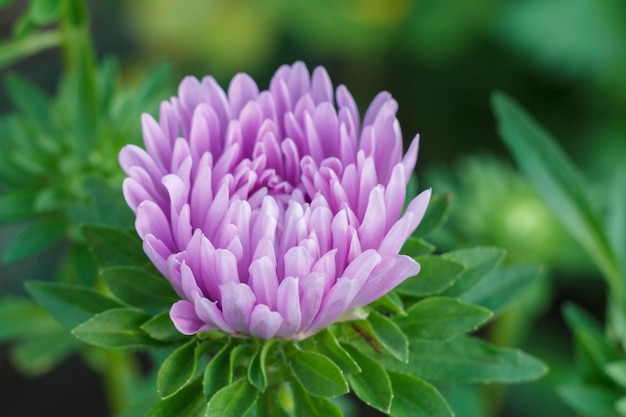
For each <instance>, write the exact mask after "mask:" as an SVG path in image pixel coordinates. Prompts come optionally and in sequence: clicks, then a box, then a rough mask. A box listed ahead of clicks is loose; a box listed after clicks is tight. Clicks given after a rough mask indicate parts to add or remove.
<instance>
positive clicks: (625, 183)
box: [605, 167, 626, 285]
mask: <svg viewBox="0 0 626 417" xmlns="http://www.w3.org/2000/svg"><path fill="white" fill-rule="evenodd" d="M611 182H612V184H611V188H610V190H609V199H610V200H609V203H608V204H607V207H606V209H607V214H606V221H605V224H606V230H607V233H608V239H609V241H610V243H611V246H612V248H613V250H614V251H615V255H616V257H617V261H618V262H619V268H620V270H621V273H622V281H623V282H624V284H623V285H626V216H624V213H626V168H624V167H617V172H616V173H615V175H614V177H613V179H612V181H611Z"/></svg>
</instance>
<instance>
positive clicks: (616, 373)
mask: <svg viewBox="0 0 626 417" xmlns="http://www.w3.org/2000/svg"><path fill="white" fill-rule="evenodd" d="M604 370H605V372H606V373H607V375H608V376H609V377H611V379H612V380H613V381H615V382H616V383H617V384H619V385H621V386H622V388H626V360H618V361H614V362H610V363H607V364H606V365H605V366H604Z"/></svg>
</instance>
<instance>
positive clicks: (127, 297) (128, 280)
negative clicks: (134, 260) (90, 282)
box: [102, 266, 179, 310]
mask: <svg viewBox="0 0 626 417" xmlns="http://www.w3.org/2000/svg"><path fill="white" fill-rule="evenodd" d="M102 277H103V279H104V281H105V282H106V284H107V286H108V287H109V289H110V290H111V292H112V293H113V294H114V295H115V296H116V297H117V298H119V299H120V300H122V301H123V302H125V303H126V304H128V305H131V306H133V307H139V308H144V309H156V310H163V309H169V308H170V307H171V306H172V304H174V303H175V302H176V301H177V300H179V297H178V296H177V295H176V292H175V291H174V289H173V288H172V285H171V284H170V283H169V282H168V281H167V280H166V279H165V278H164V277H162V276H158V275H155V274H151V273H149V272H146V271H145V270H144V269H140V268H136V267H131V266H114V267H110V268H105V269H103V270H102Z"/></svg>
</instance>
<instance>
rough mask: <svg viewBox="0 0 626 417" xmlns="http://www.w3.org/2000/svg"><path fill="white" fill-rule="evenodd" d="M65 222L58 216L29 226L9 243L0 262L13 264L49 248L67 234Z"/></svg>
mask: <svg viewBox="0 0 626 417" xmlns="http://www.w3.org/2000/svg"><path fill="white" fill-rule="evenodd" d="M67 227H68V225H67V222H66V221H65V220H64V219H63V218H59V217H58V216H49V217H46V218H44V219H41V220H37V221H35V222H33V223H32V224H30V225H29V226H28V228H27V229H26V230H25V231H24V232H22V233H21V234H20V235H18V236H17V238H16V239H15V240H13V241H12V242H11V243H9V246H8V247H7V249H6V250H5V252H4V254H3V256H2V261H3V262H7V263H8V262H15V261H19V260H21V259H24V258H28V257H29V256H32V255H34V254H36V253H39V252H41V251H43V250H45V249H48V248H50V247H51V246H53V245H54V244H56V243H58V242H59V241H61V239H63V237H64V236H65V235H66V233H67Z"/></svg>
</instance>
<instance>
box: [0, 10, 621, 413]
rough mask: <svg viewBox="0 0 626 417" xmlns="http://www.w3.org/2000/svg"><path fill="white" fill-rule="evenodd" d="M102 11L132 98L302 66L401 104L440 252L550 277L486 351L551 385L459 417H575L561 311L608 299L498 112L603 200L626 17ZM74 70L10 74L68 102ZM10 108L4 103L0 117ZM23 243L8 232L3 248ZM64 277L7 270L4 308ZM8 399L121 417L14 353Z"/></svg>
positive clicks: (28, 66) (613, 147)
mask: <svg viewBox="0 0 626 417" xmlns="http://www.w3.org/2000/svg"><path fill="white" fill-rule="evenodd" d="M89 6H90V12H91V15H92V17H91V18H92V34H93V37H94V40H95V45H96V50H97V53H98V55H99V57H106V56H114V57H116V58H117V59H118V60H119V61H120V63H121V68H122V71H123V77H124V80H125V81H126V82H128V83H130V84H132V83H135V82H139V81H140V80H141V79H142V77H144V76H145V74H146V73H147V72H148V71H149V70H150V69H152V68H154V67H155V66H157V65H160V64H162V63H164V62H166V63H169V64H170V66H171V70H172V76H171V85H168V86H165V88H166V90H167V89H169V91H170V93H171V94H174V93H175V88H176V83H177V80H179V79H181V78H182V77H183V76H184V75H188V74H192V75H196V76H202V75H205V74H211V75H214V76H215V77H216V78H217V79H218V81H220V82H221V84H222V85H223V86H227V83H228V80H229V79H230V78H231V77H232V76H233V75H234V74H235V73H237V72H247V73H249V74H251V75H252V76H253V78H255V79H256V80H257V82H258V84H259V86H260V87H262V88H265V87H267V85H268V83H269V79H270V77H271V75H272V74H273V72H274V71H275V70H276V68H277V67H278V66H280V65H281V64H283V63H292V62H294V61H296V60H301V61H304V62H305V63H306V64H307V66H308V67H309V68H310V69H312V68H313V67H315V66H317V65H324V66H325V67H326V68H327V70H328V72H329V73H330V76H331V79H332V80H333V82H334V83H335V84H336V85H338V84H345V85H347V86H348V88H349V89H350V90H351V92H352V93H353V94H354V96H355V98H356V100H357V103H358V104H359V106H360V109H361V111H364V110H365V108H366V106H367V104H368V103H369V101H370V100H371V99H372V98H373V97H374V96H375V95H376V93H377V92H378V91H380V90H387V91H390V92H391V93H392V94H393V96H394V97H395V98H396V100H397V101H398V102H399V108H400V110H399V113H398V117H399V119H400V123H401V126H402V129H403V132H404V136H405V139H406V140H407V141H408V140H410V139H411V138H412V137H413V135H414V134H415V133H417V132H419V133H420V136H421V143H420V156H419V162H418V177H419V182H420V187H421V188H426V187H432V188H433V190H434V191H435V192H436V193H448V192H451V193H452V194H453V208H452V211H451V213H450V217H449V220H448V223H447V225H446V226H445V227H444V228H443V230H442V231H441V232H438V233H437V234H436V235H434V236H433V237H432V240H433V241H434V243H435V244H437V246H438V247H439V248H440V249H441V250H447V249H452V248H455V249H456V248H461V247H472V246H477V245H487V246H499V247H503V248H505V249H507V251H508V257H507V259H506V262H508V263H509V264H542V265H545V266H546V275H545V279H543V280H541V282H540V283H539V284H537V285H536V286H535V287H534V288H532V289H531V290H529V291H528V293H526V294H523V295H521V297H520V300H519V301H518V302H517V303H516V304H515V305H514V306H513V307H512V308H511V309H510V311H509V312H508V313H507V314H505V315H504V316H502V317H501V318H500V319H498V321H496V322H495V323H494V324H492V325H491V326H490V327H489V328H488V330H487V331H485V332H484V334H483V336H484V337H487V338H490V339H491V340H492V341H494V342H495V343H497V344H502V345H509V346H520V347H522V348H524V349H526V350H527V351H529V352H530V353H532V354H534V355H536V356H538V357H539V358H541V359H542V360H544V361H545V362H547V364H548V365H549V366H550V368H551V372H550V374H549V375H548V376H547V377H545V378H544V379H542V380H541V381H539V382H536V383H533V384H526V385H520V386H514V387H507V388H503V387H499V386H493V387H488V388H486V389H480V390H478V389H475V388H471V387H469V388H468V387H462V386H453V387H442V389H443V390H444V392H446V393H447V395H448V398H450V399H451V403H452V405H453V407H454V408H455V411H456V412H457V415H458V416H459V417H483V416H489V417H495V416H500V417H505V416H506V417H521V416H529V415H532V416H565V417H567V416H574V415H575V414H574V412H573V411H570V410H569V409H568V408H567V407H566V406H565V405H564V403H562V402H561V400H560V399H559V397H558V395H557V388H556V387H557V386H558V385H559V384H561V383H563V382H565V381H567V380H568V378H570V376H571V375H570V374H569V372H571V371H572V366H571V363H572V361H573V358H572V348H571V336H570V334H569V332H568V330H567V329H566V327H565V325H564V323H563V320H562V318H561V305H562V303H563V302H564V300H571V301H574V302H576V303H577V304H579V305H581V306H583V307H584V308H585V309H587V310H588V311H591V312H592V313H594V314H596V315H597V316H598V317H600V318H601V317H602V316H603V314H604V301H605V285H604V282H603V281H602V280H601V279H600V277H599V275H598V274H597V273H596V272H595V270H594V268H593V267H592V266H591V263H590V262H589V260H588V259H587V258H586V256H585V255H584V254H583V252H582V250H581V249H580V248H579V247H578V245H577V244H576V243H575V242H573V241H572V240H571V239H570V238H569V237H568V235H567V233H566V232H565V231H564V230H563V229H562V228H561V227H560V225H559V223H558V219H557V216H555V215H554V214H552V213H551V212H550V211H549V210H548V209H547V208H546V207H545V206H544V204H543V203H542V201H541V200H540V199H539V197H538V196H537V195H536V194H535V192H534V191H533V189H532V187H531V186H530V185H529V184H528V183H527V182H526V181H525V179H524V178H523V177H522V176H521V175H520V174H519V173H518V172H517V171H516V169H515V167H514V165H513V164H512V162H511V159H510V158H509V156H508V154H507V153H506V150H505V148H504V147H503V145H502V144H501V143H500V141H499V139H498V137H497V135H496V128H495V121H494V118H493V115H492V113H491V109H490V104H489V103H490V95H491V94H492V92H494V91H495V90H501V91H504V92H506V93H508V94H510V95H512V96H513V97H515V98H516V99H517V100H519V101H520V102H521V103H522V104H523V105H524V106H525V107H526V108H527V109H529V110H530V111H531V113H533V114H534V116H535V117H536V118H537V119H538V120H539V121H540V122H541V123H542V124H543V125H544V126H545V127H546V128H547V129H548V130H549V131H551V132H552V133H553V134H554V135H555V136H556V138H557V139H558V140H559V142H560V143H561V145H562V147H563V148H564V149H565V150H566V152H567V153H568V154H569V155H570V156H571V157H572V159H573V160H574V161H575V163H576V164H577V165H578V166H579V167H580V169H581V171H582V172H583V173H584V175H585V176H586V177H587V179H588V180H589V183H590V185H591V189H592V192H593V193H596V194H597V195H602V194H603V193H605V192H606V190H607V188H608V184H607V182H608V181H607V178H608V177H609V176H610V175H611V174H612V173H613V171H614V170H615V169H617V168H618V167H620V166H621V165H623V164H624V163H625V161H626V1H624V0H602V1H598V0H525V1H521V0H465V1H463V2H459V1H453V0H386V1H380V0H341V1H335V0H332V1H331V0H317V1H315V2H313V1H311V2H303V1H300V2H294V1H290V0H265V1H255V0H228V1H226V0H134V1H128V2H123V1H121V0H109V1H106V2H104V1H91V2H89ZM26 7H27V2H25V1H17V2H16V3H14V4H13V5H11V6H10V7H6V8H1V9H0V38H1V39H6V38H8V37H9V36H10V35H11V28H12V26H13V25H14V23H15V20H16V18H17V17H18V16H20V15H21V14H22V13H23V10H24V9H25V8H26ZM62 62H63V60H62V57H61V55H60V52H59V51H58V50H55V49H51V50H48V51H45V52H42V53H39V54H36V55H34V56H32V57H29V58H28V59H25V60H23V61H21V62H19V63H17V64H14V65H12V66H11V67H9V68H7V69H3V70H2V71H1V74H0V75H2V76H4V75H6V73H8V72H9V71H13V72H19V73H21V74H22V75H25V76H26V77H28V78H29V79H31V80H33V81H34V82H35V83H37V84H38V85H40V86H41V87H42V88H44V89H45V90H46V91H48V92H50V94H54V92H55V89H56V86H57V81H58V78H59V76H60V73H61V71H62ZM163 98H167V97H163ZM10 110H11V108H10V105H9V102H8V100H7V98H6V95H5V94H4V92H3V91H0V112H8V111H10ZM137 124H139V119H137ZM600 209H601V208H600ZM19 231H20V227H19V226H14V225H12V226H11V227H2V228H1V229H0V249H2V247H3V245H4V242H7V241H10V239H11V238H13V237H14V236H15V235H16V234H17V233H19ZM54 267H55V251H54V249H53V250H51V251H48V252H47V253H45V254H44V255H42V256H39V257H38V258H37V259H34V260H33V259H30V260H28V261H23V262H18V263H14V264H10V265H4V266H2V267H1V269H0V274H1V275H0V295H6V294H24V291H23V289H22V284H23V281H24V280H26V279H45V278H46V275H47V274H48V273H49V271H50V269H51V268H54ZM3 352H6V347H5V348H3ZM0 386H1V387H2V388H1V389H0V397H1V398H2V412H1V414H2V415H6V416H24V417H28V416H31V415H32V416H34V415H41V414H42V413H43V412H44V410H45V413H46V415H49V416H57V415H58V416H74V415H76V416H79V415H80V416H94V417H97V416H106V415H107V409H106V405H105V401H104V398H103V396H102V394H101V393H100V389H101V382H100V381H99V380H98V378H97V375H95V374H94V373H93V372H92V371H90V370H89V368H88V367H86V366H84V364H82V362H81V361H80V360H78V359H77V358H70V359H68V360H67V361H66V362H65V363H64V364H63V365H62V366H61V367H60V368H57V369H55V370H54V371H53V372H52V373H49V374H46V375H44V376H40V377H37V378H35V377H25V376H23V375H20V374H19V373H18V372H17V371H16V370H15V369H14V368H13V367H12V365H11V364H10V362H9V360H8V358H7V357H6V355H3V356H2V358H1V359H0ZM68 398H72V402H71V404H70V402H69V401H68ZM366 413H369V414H366ZM353 415H354V416H356V415H377V414H375V413H374V412H371V413H370V412H366V411H363V410H361V411H357V410H355V411H354V412H353Z"/></svg>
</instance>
